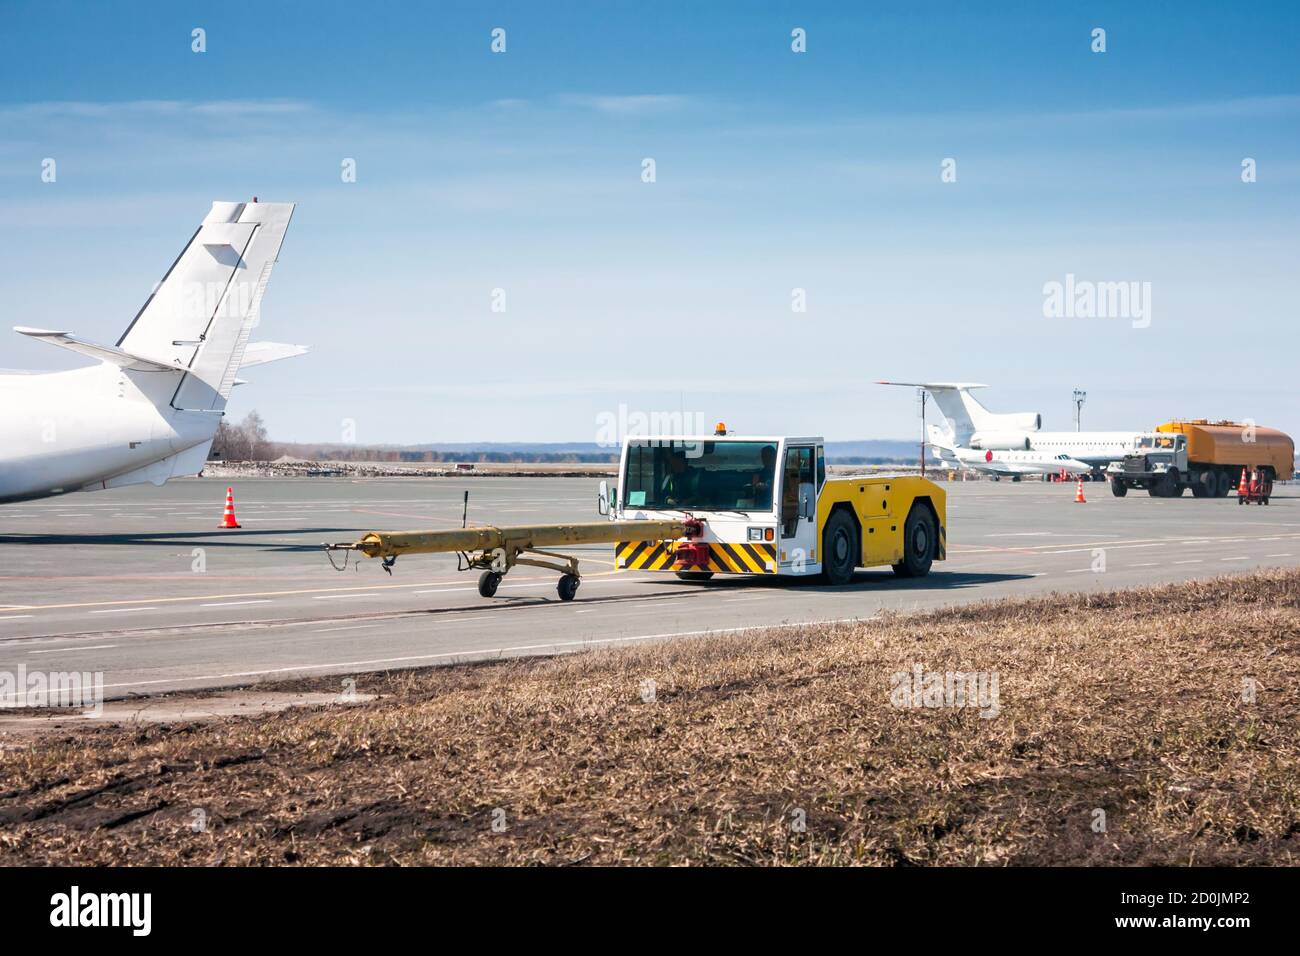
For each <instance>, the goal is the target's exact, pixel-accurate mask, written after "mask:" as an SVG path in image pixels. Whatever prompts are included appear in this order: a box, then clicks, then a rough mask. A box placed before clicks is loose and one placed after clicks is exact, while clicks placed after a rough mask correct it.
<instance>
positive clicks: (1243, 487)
mask: <svg viewBox="0 0 1300 956" xmlns="http://www.w3.org/2000/svg"><path fill="white" fill-rule="evenodd" d="M1249 492H1250V488H1249V486H1248V485H1247V484H1246V469H1245V468H1243V469H1241V481H1239V482H1237V495H1238V496H1239V497H1241V498H1245V497H1246V496H1247V495H1248V494H1249Z"/></svg>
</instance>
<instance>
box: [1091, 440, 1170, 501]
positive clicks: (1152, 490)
mask: <svg viewBox="0 0 1300 956" xmlns="http://www.w3.org/2000/svg"><path fill="white" fill-rule="evenodd" d="M1189 473H1190V472H1189V468H1188V462H1187V436H1186V435H1180V434H1171V433H1168V432H1148V433H1146V434H1142V435H1138V436H1136V439H1135V441H1134V444H1133V451H1132V452H1130V453H1129V454H1127V455H1125V456H1124V458H1123V460H1121V461H1113V462H1111V463H1110V464H1109V465H1108V466H1107V467H1106V477H1107V478H1109V479H1110V483H1111V490H1112V491H1113V492H1114V493H1115V495H1116V496H1117V497H1120V498H1122V497H1124V495H1125V494H1126V493H1127V491H1128V489H1129V488H1146V489H1147V491H1148V493H1149V494H1151V495H1152V497H1163V498H1171V497H1177V496H1178V495H1181V494H1182V493H1183V488H1184V487H1185V486H1186V485H1185V482H1186V479H1187V476H1188V474H1189Z"/></svg>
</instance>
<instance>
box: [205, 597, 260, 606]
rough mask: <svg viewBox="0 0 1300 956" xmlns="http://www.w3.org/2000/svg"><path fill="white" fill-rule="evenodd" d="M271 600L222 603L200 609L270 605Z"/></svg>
mask: <svg viewBox="0 0 1300 956" xmlns="http://www.w3.org/2000/svg"><path fill="white" fill-rule="evenodd" d="M270 603H271V599H270V598H267V599H266V600H264V601H222V602H220V603H217V604H200V605H199V607H243V606H244V605H245V604H270Z"/></svg>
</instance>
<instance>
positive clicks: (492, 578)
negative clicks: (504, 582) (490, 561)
mask: <svg viewBox="0 0 1300 956" xmlns="http://www.w3.org/2000/svg"><path fill="white" fill-rule="evenodd" d="M500 583H501V572H500V571H484V572H483V573H482V574H480V575H479V576H478V593H479V594H480V595H482V596H483V597H492V595H494V594H496V593H497V585H498V584H500Z"/></svg>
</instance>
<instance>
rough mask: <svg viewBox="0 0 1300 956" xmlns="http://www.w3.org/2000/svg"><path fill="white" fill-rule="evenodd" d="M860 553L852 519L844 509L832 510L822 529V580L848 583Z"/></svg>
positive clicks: (831, 582) (856, 532)
mask: <svg viewBox="0 0 1300 956" xmlns="http://www.w3.org/2000/svg"><path fill="white" fill-rule="evenodd" d="M860 553H861V547H860V546H859V545H858V529H857V528H856V527H855V526H854V524H853V519H852V518H850V517H849V515H848V513H846V512H845V511H842V510H836V511H833V512H832V513H831V516H830V518H828V519H827V520H826V527H825V529H824V530H823V531H822V580H823V581H825V582H826V583H827V584H831V585H841V584H848V583H849V582H850V581H852V580H853V571H854V569H855V568H857V566H858V556H859V554H860Z"/></svg>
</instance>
